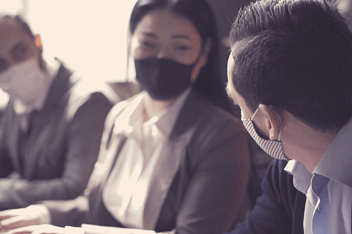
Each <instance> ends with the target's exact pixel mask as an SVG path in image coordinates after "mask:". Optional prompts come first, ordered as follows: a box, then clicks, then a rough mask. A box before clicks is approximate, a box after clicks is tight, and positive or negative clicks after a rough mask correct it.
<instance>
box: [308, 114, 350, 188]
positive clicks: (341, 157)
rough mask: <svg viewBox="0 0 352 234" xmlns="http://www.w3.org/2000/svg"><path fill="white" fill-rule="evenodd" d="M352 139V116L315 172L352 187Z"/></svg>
mask: <svg viewBox="0 0 352 234" xmlns="http://www.w3.org/2000/svg"><path fill="white" fill-rule="evenodd" d="M351 139H352V118H351V119H350V120H349V121H348V122H347V124H345V125H344V126H343V127H342V128H341V129H340V131H339V132H338V134H337V135H336V137H335V139H334V141H333V142H332V143H331V145H330V146H329V148H328V150H327V151H326V152H325V154H324V156H323V158H322V159H321V160H320V162H319V164H318V165H317V167H316V168H315V169H314V171H313V174H319V175H322V176H325V177H328V178H330V179H333V180H337V181H339V182H341V183H343V184H345V185H347V186H349V187H352V166H351V165H352V153H351V152H352V144H351Z"/></svg>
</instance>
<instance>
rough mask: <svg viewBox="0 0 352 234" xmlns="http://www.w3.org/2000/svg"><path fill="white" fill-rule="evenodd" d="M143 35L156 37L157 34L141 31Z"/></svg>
mask: <svg viewBox="0 0 352 234" xmlns="http://www.w3.org/2000/svg"><path fill="white" fill-rule="evenodd" d="M142 34H143V35H144V36H147V37H154V38H157V36H156V35H155V34H154V33H151V32H143V33H142Z"/></svg>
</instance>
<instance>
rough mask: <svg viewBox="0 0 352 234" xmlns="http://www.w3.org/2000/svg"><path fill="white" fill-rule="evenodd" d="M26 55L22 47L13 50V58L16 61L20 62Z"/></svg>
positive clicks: (24, 48)
mask: <svg viewBox="0 0 352 234" xmlns="http://www.w3.org/2000/svg"><path fill="white" fill-rule="evenodd" d="M26 54H27V48H26V47H24V46H21V47H19V48H17V49H16V50H15V52H14V57H15V59H17V60H21V59H22V58H24V57H26Z"/></svg>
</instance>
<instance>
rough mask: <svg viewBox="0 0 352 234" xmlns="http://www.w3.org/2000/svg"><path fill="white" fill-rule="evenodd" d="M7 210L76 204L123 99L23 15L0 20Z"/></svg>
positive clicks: (0, 204) (2, 189)
mask: <svg viewBox="0 0 352 234" xmlns="http://www.w3.org/2000/svg"><path fill="white" fill-rule="evenodd" d="M0 88H1V89H2V90H4V91H5V92H6V93H8V94H9V97H10V99H9V102H8V104H7V106H6V108H5V110H3V112H2V114H1V124H0V210H5V209H11V208H21V207H27V206H28V205H30V204H33V203H35V202H37V201H41V200H48V199H52V200H65V199H73V198H75V197H77V196H79V195H81V194H82V192H83V191H84V189H85V188H86V186H87V182H88V179H89V177H90V174H91V172H92V170H93V167H94V164H95V162H96V160H97V157H98V153H99V146H100V141H101V135H102V132H103V128H104V121H105V118H106V116H107V114H108V112H109V110H110V109H111V107H112V105H113V103H115V102H116V101H117V97H116V96H114V94H113V92H112V91H110V90H109V89H108V88H107V87H105V86H104V85H101V86H100V87H97V86H92V85H89V84H88V83H87V82H83V80H82V79H81V78H80V77H79V76H77V75H76V74H74V73H73V72H72V71H71V70H70V69H68V68H67V67H66V66H65V65H64V64H63V63H62V62H60V61H58V60H55V61H54V60H53V61H45V60H44V59H43V58H42V45H41V41H40V38H39V35H36V36H35V35H33V33H32V31H31V29H30V27H29V26H28V24H27V23H26V22H25V21H24V20H23V19H22V18H21V17H20V16H18V15H16V16H13V15H1V16H0Z"/></svg>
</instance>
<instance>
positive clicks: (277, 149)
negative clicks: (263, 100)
mask: <svg viewBox="0 0 352 234" xmlns="http://www.w3.org/2000/svg"><path fill="white" fill-rule="evenodd" d="M258 110H259V108H257V110H256V111H255V112H254V114H253V115H252V117H251V118H248V119H241V120H242V122H243V125H244V127H245V128H246V130H247V131H248V133H249V135H251V137H252V138H253V140H254V141H255V142H256V143H257V144H258V145H259V147H260V148H262V149H263V150H264V152H265V153H267V154H269V155H270V156H271V157H273V158H275V159H284V160H289V159H288V158H287V157H286V156H285V155H284V151H283V147H282V142H281V141H280V140H281V132H282V128H281V130H280V133H279V139H278V140H277V141H272V140H266V139H263V138H261V137H260V136H259V135H258V133H257V132H256V130H255V127H254V124H253V121H252V119H253V118H254V116H255V114H257V112H258ZM280 121H281V119H280ZM281 126H282V124H281Z"/></svg>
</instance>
